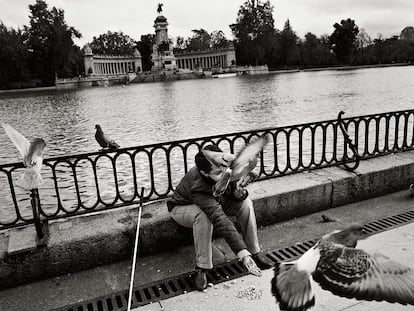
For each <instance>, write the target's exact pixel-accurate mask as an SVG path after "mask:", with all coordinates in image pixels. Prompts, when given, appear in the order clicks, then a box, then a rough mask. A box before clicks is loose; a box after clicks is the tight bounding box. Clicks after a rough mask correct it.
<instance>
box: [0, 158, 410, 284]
mask: <svg viewBox="0 0 414 311" xmlns="http://www.w3.org/2000/svg"><path fill="white" fill-rule="evenodd" d="M413 177H414V151H408V152H402V153H397V154H391V155H387V156H383V157H379V158H374V159H370V160H365V161H361V163H360V165H359V167H358V169H357V170H356V171H355V172H348V171H345V170H343V169H342V168H339V167H330V168H325V169H318V170H312V171H307V172H303V173H298V174H292V175H288V176H284V177H279V178H274V179H268V180H264V181H258V182H255V183H253V184H251V185H250V186H249V187H248V189H249V192H250V196H251V198H252V199H253V201H254V208H255V211H256V215H257V222H258V225H259V226H266V225H270V224H274V223H277V222H281V221H284V220H288V219H291V218H295V217H299V216H302V215H307V214H311V213H314V212H317V211H323V210H327V209H331V208H335V207H338V206H342V205H345V204H349V203H352V202H357V201H361V200H364V199H368V198H371V197H376V196H380V195H383V194H385V193H390V192H395V191H398V190H401V189H405V188H407V187H408V185H409V184H410V183H412V182H413V179H414V178H413ZM407 195H408V193H407ZM136 222H137V207H136V206H133V207H129V208H122V209H116V210H112V211H107V212H102V213H96V214H91V215H87V216H85V215H84V216H78V217H72V218H67V219H61V220H58V221H51V222H50V223H49V239H48V241H47V245H46V246H43V247H36V238H35V229H34V227H33V226H28V227H24V228H16V229H10V230H8V231H5V232H2V233H0V287H3V288H5V287H13V286H16V285H19V284H24V283H30V282H33V281H34V280H37V279H42V278H48V277H51V276H55V275H61V274H66V273H71V272H74V271H79V270H83V269H88V268H91V267H95V266H98V265H102V264H105V263H110V262H114V261H119V260H123V259H127V258H130V257H131V253H132V250H133V245H134V237H135V230H136ZM186 243H191V235H190V231H189V230H184V229H182V228H180V227H179V226H178V225H176V224H175V223H174V221H173V220H172V219H171V217H170V215H169V214H168V212H167V208H166V206H165V201H159V202H153V203H150V204H148V205H146V206H145V207H144V210H143V214H142V219H141V228H140V241H139V245H140V250H139V253H140V254H141V255H146V254H150V253H155V252H158V251H161V250H162V251H165V250H168V249H172V248H176V247H177V246H179V245H182V244H186Z"/></svg>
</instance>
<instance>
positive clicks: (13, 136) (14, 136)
mask: <svg viewBox="0 0 414 311" xmlns="http://www.w3.org/2000/svg"><path fill="white" fill-rule="evenodd" d="M1 126H2V127H3V129H4V131H5V132H6V134H7V136H9V138H10V140H11V141H12V142H13V144H14V145H15V146H16V148H17V150H19V152H20V154H21V156H22V158H23V164H24V166H25V167H26V170H25V171H24V173H23V175H22V177H20V179H19V180H18V181H17V183H16V185H17V186H19V187H22V188H24V189H26V190H31V189H37V188H38V187H39V186H40V185H42V184H43V183H44V181H43V178H42V176H41V175H40V170H41V168H42V164H43V151H44V149H45V147H46V143H45V141H44V140H43V139H42V138H35V139H34V140H33V141H32V142H29V141H28V140H27V138H26V137H24V136H23V135H22V134H20V133H19V132H18V131H16V130H15V129H14V128H12V127H11V126H10V125H9V124H7V123H1Z"/></svg>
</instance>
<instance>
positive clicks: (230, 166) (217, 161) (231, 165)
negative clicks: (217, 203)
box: [203, 135, 268, 196]
mask: <svg viewBox="0 0 414 311" xmlns="http://www.w3.org/2000/svg"><path fill="white" fill-rule="evenodd" d="M267 142H268V138H267V136H266V135H263V136H261V137H259V138H258V139H256V140H255V141H254V142H252V143H250V144H248V145H246V146H245V147H244V148H243V149H242V150H241V151H240V153H239V154H238V155H237V156H236V157H234V156H233V157H230V155H228V154H225V153H222V152H216V151H211V150H203V154H204V156H205V157H206V158H207V159H208V160H209V161H210V162H211V163H213V164H214V165H216V166H226V167H227V168H226V170H225V171H224V173H223V176H222V177H221V178H220V180H219V181H218V182H217V183H216V184H215V186H214V192H213V195H214V196H219V195H221V194H223V193H224V192H225V191H226V189H227V186H228V185H229V183H230V181H235V180H242V179H243V178H245V177H246V176H248V175H249V173H250V172H251V171H252V170H253V169H254V168H255V167H256V164H257V158H258V155H259V153H260V152H261V151H262V150H263V148H264V146H265V145H266V143H267Z"/></svg>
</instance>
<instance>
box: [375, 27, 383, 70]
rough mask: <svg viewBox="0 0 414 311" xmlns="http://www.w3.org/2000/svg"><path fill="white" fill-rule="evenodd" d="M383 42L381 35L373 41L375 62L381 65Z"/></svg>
mask: <svg viewBox="0 0 414 311" xmlns="http://www.w3.org/2000/svg"><path fill="white" fill-rule="evenodd" d="M383 44H384V40H383V38H382V34H380V33H379V34H378V36H377V38H376V39H374V49H375V56H376V62H377V63H378V64H381V63H382V62H383V57H384V49H383Z"/></svg>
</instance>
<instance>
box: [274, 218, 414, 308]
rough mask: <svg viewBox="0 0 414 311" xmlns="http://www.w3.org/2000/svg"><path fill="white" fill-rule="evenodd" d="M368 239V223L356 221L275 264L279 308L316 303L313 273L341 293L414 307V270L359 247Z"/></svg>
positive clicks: (326, 285) (275, 294)
mask: <svg viewBox="0 0 414 311" xmlns="http://www.w3.org/2000/svg"><path fill="white" fill-rule="evenodd" d="M366 237H367V235H366V233H365V232H364V230H363V226H362V225H359V224H353V225H350V226H349V227H347V228H345V229H344V230H341V231H339V230H336V231H334V232H332V233H330V234H327V235H325V236H323V237H322V238H321V239H320V240H319V241H318V242H317V243H316V244H315V245H314V246H313V247H312V248H310V249H309V250H308V251H307V252H306V253H305V254H303V255H302V256H301V257H300V258H299V259H298V260H295V261H292V262H284V263H278V264H276V266H275V269H274V278H272V281H271V286H272V294H273V296H274V297H275V298H276V302H277V303H279V307H280V310H286V311H293V310H295V311H306V310H308V309H310V308H312V307H313V306H314V305H315V296H314V294H313V292H312V287H311V282H310V277H311V276H312V277H313V279H314V280H315V281H316V282H317V283H319V285H320V286H321V287H322V289H324V290H328V291H330V292H332V293H333V294H334V295H337V296H341V297H346V298H356V299H358V300H368V301H371V300H376V301H387V302H390V303H400V304H403V305H407V304H410V305H414V270H413V269H411V268H409V267H406V266H404V265H402V264H399V263H397V262H395V261H392V260H390V259H389V258H388V257H386V256H384V255H382V254H379V253H374V254H370V253H368V252H366V251H364V250H362V249H357V248H355V247H356V244H357V241H358V240H362V239H365V238H366Z"/></svg>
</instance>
